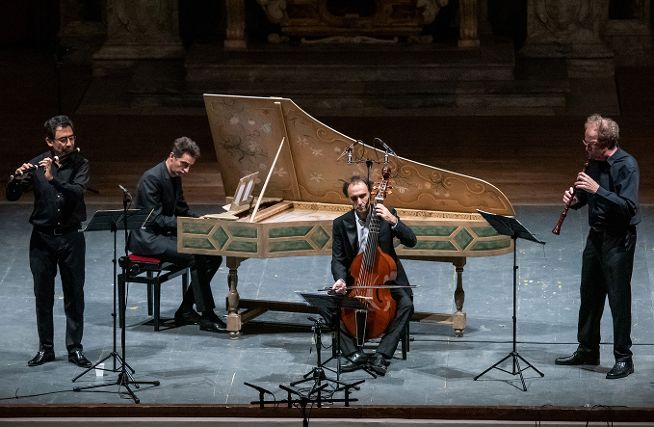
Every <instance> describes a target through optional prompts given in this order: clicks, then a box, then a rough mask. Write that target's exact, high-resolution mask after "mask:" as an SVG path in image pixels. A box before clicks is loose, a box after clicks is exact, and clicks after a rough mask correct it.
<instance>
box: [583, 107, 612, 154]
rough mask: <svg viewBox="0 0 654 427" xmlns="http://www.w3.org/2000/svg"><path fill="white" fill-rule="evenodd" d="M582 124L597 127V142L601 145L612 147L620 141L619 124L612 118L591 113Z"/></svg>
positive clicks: (587, 126)
mask: <svg viewBox="0 0 654 427" xmlns="http://www.w3.org/2000/svg"><path fill="white" fill-rule="evenodd" d="M584 126H585V128H586V129H588V128H589V127H591V126H592V127H594V128H596V129H597V143H598V144H599V146H601V147H606V148H609V149H613V148H615V147H616V146H617V145H618V143H619V142H620V126H618V124H617V123H616V122H615V120H613V119H610V118H608V117H602V116H601V115H599V114H593V115H590V116H588V118H587V119H586V124H585V125H584Z"/></svg>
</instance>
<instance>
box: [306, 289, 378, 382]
mask: <svg viewBox="0 0 654 427" xmlns="http://www.w3.org/2000/svg"><path fill="white" fill-rule="evenodd" d="M300 295H301V296H302V298H304V300H305V301H306V302H307V304H309V305H310V306H312V307H316V308H318V310H319V311H320V313H321V314H323V313H335V315H336V317H337V320H336V326H334V325H329V326H330V328H332V329H335V331H336V344H335V346H336V351H335V352H334V354H333V355H332V356H331V357H330V358H328V359H327V360H325V361H324V362H321V356H320V351H321V347H320V346H317V353H318V355H317V356H316V357H317V358H318V361H317V367H318V368H323V367H324V368H326V369H329V370H330V371H332V372H335V373H336V380H337V381H339V380H340V379H341V364H342V359H347V360H350V359H348V357H347V356H344V355H343V351H342V350H341V327H340V320H339V319H340V313H341V308H348V309H353V310H354V309H358V310H362V309H365V308H366V306H365V305H364V304H362V303H361V301H359V300H357V299H355V298H348V297H346V296H344V295H329V294H328V295H325V294H309V293H302V292H300ZM323 317H324V315H323ZM325 320H326V321H328V322H329V321H330V320H332V319H325ZM316 334H317V337H316V341H318V340H319V339H320V331H319V330H318V331H317V332H316ZM333 359H336V370H334V369H332V368H330V367H328V366H325V365H327V363H329V362H331V361H332V360H333ZM362 369H363V370H364V371H366V372H367V373H368V374H370V375H371V376H372V377H373V378H377V374H375V373H374V372H372V371H371V370H369V369H368V368H366V367H365V366H364V367H362ZM313 374H314V370H312V371H311V372H308V373H307V374H305V375H304V377H305V378H307V377H309V376H311V375H313Z"/></svg>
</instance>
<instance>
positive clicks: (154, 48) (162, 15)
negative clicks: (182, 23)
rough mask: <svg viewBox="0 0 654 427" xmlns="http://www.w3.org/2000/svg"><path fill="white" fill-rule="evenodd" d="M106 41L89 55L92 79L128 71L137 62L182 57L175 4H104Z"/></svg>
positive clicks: (157, 0) (119, 0)
mask: <svg viewBox="0 0 654 427" xmlns="http://www.w3.org/2000/svg"><path fill="white" fill-rule="evenodd" d="M106 14H107V40H106V41H105V43H104V45H103V46H102V47H101V48H100V50H98V51H97V52H96V53H95V54H94V55H93V71H94V74H95V75H105V74H111V73H115V72H120V71H125V70H129V69H131V68H132V67H133V66H134V65H135V64H136V63H137V62H138V61H141V60H152V59H156V60H166V59H168V60H178V59H181V58H183V57H184V55H185V53H184V48H183V46H182V43H181V40H180V37H179V21H178V9H177V0H107V9H106Z"/></svg>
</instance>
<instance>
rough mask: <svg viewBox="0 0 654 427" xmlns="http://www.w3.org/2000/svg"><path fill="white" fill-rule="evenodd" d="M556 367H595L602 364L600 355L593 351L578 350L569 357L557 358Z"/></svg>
mask: <svg viewBox="0 0 654 427" xmlns="http://www.w3.org/2000/svg"><path fill="white" fill-rule="evenodd" d="M554 363H555V364H556V365H594V366H597V365H599V363H600V357H599V353H595V352H592V351H580V350H577V351H575V352H574V353H572V355H570V356H567V357H557V358H556V360H555V361H554Z"/></svg>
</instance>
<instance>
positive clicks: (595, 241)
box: [555, 114, 640, 379]
mask: <svg viewBox="0 0 654 427" xmlns="http://www.w3.org/2000/svg"><path fill="white" fill-rule="evenodd" d="M619 139H620V129H619V127H618V124H617V123H616V122H615V121H613V120H611V119H609V118H606V117H602V116H600V115H599V114H593V115H592V116H590V117H588V118H587V119H586V123H585V133H584V139H583V144H584V146H585V148H586V153H587V154H588V158H589V159H590V161H589V164H588V170H587V171H586V172H580V173H579V175H577V179H576V181H575V183H574V189H576V190H577V191H576V192H574V191H573V190H574V189H573V188H572V187H570V188H569V189H568V190H566V191H565V193H564V195H563V202H564V203H565V204H566V205H568V204H569V205H570V207H571V208H572V209H579V208H580V207H582V206H584V205H588V223H589V225H590V230H589V232H588V237H587V240H586V247H585V248H584V252H583V255H582V267H581V287H580V294H581V305H580V307H579V323H578V329H577V340H578V341H579V346H578V347H577V350H576V351H575V352H574V353H573V354H572V355H571V356H567V357H559V358H557V359H556V362H555V363H556V364H557V365H599V363H600V349H599V345H600V339H601V338H600V321H601V319H602V313H603V311H604V303H605V301H606V298H607V296H608V300H609V306H610V307H611V315H612V317H613V355H614V357H615V364H614V366H613V368H612V369H611V370H610V371H609V372H608V373H607V374H606V378H607V379H616V378H624V377H626V376H628V375H630V374H632V373H633V372H634V364H633V359H632V352H631V274H632V270H633V263H634V252H635V249H636V224H638V223H639V222H640V209H639V206H638V188H639V181H640V172H639V169H638V163H637V162H636V159H635V158H634V157H632V156H631V155H630V154H629V153H627V152H626V151H625V150H623V149H622V148H620V146H619V144H618V142H619ZM573 192H574V196H573Z"/></svg>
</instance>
